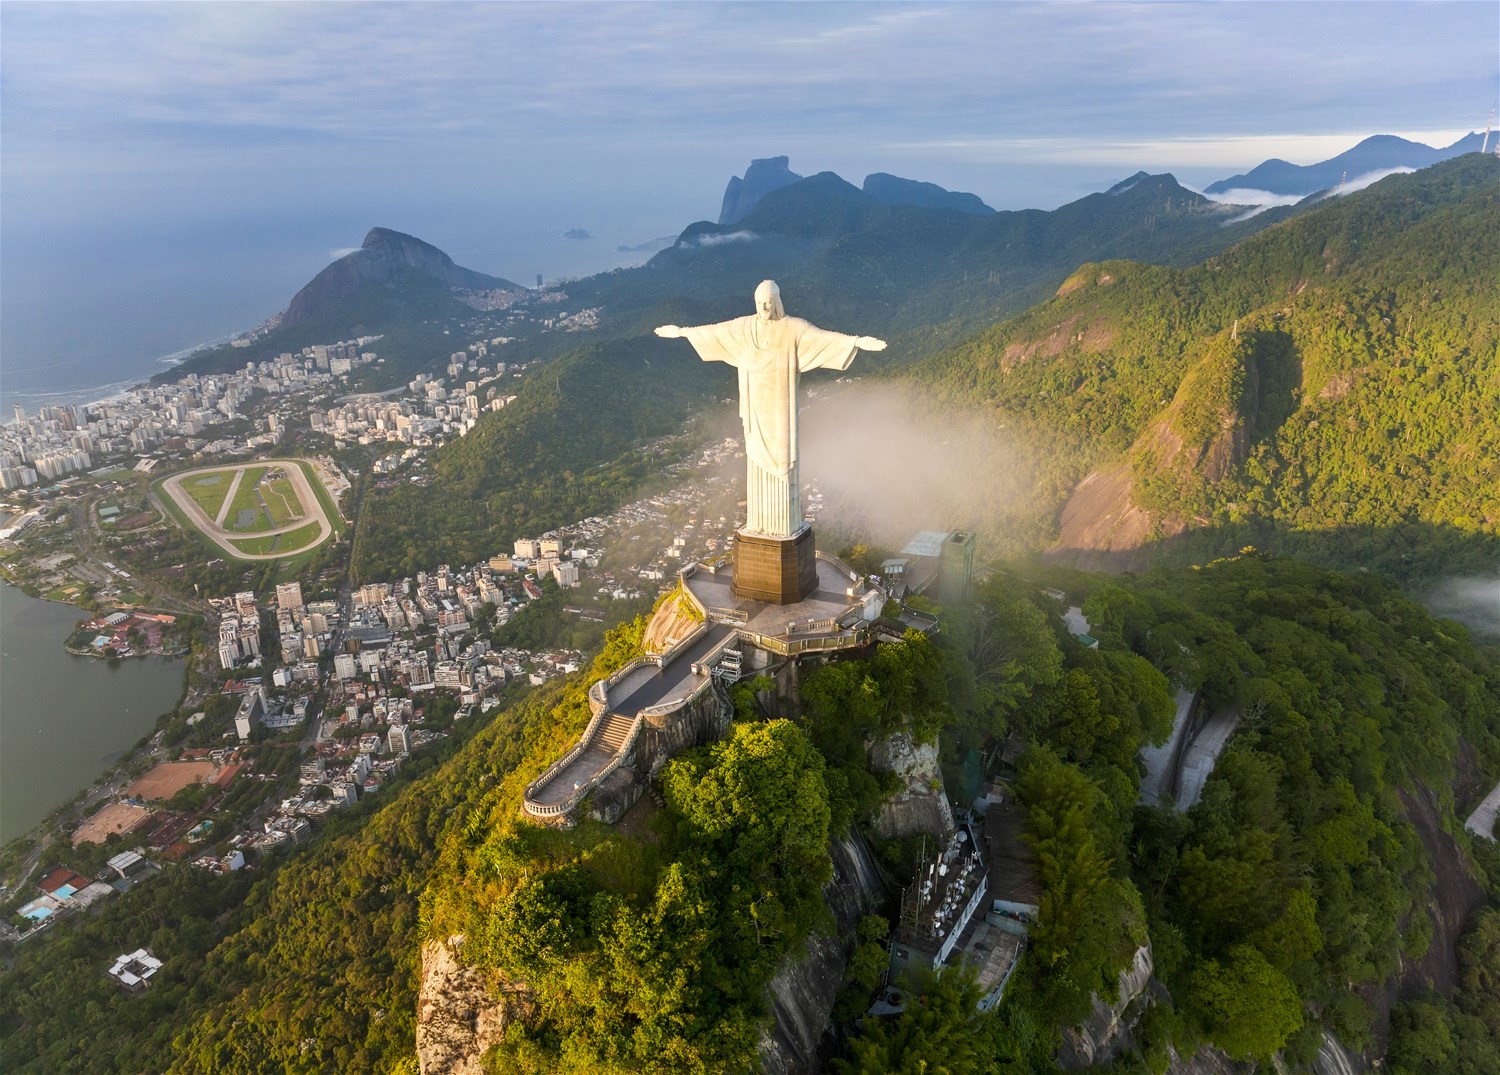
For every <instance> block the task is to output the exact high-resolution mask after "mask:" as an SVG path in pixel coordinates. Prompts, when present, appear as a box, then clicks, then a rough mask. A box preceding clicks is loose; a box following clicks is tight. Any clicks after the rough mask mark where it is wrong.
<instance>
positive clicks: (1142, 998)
mask: <svg viewBox="0 0 1500 1075" xmlns="http://www.w3.org/2000/svg"><path fill="white" fill-rule="evenodd" d="M1151 971H1152V963H1151V946H1150V945H1149V944H1143V945H1141V946H1140V947H1139V948H1137V949H1136V950H1135V955H1134V956H1133V957H1131V960H1130V966H1128V967H1126V968H1125V969H1124V970H1122V971H1121V972H1120V983H1119V985H1120V993H1119V996H1118V997H1117V998H1116V999H1115V1001H1114V1003H1112V1004H1106V1003H1105V1002H1104V1001H1103V1000H1102V999H1101V998H1100V997H1099V996H1098V995H1097V994H1096V995H1095V996H1094V1000H1093V1010H1092V1011H1091V1012H1090V1013H1089V1017H1088V1018H1087V1019H1085V1020H1084V1021H1083V1023H1082V1025H1081V1026H1078V1027H1075V1028H1073V1029H1070V1030H1065V1031H1063V1047H1062V1051H1061V1052H1060V1053H1059V1054H1058V1063H1059V1064H1061V1065H1062V1066H1063V1067H1064V1068H1068V1069H1070V1070H1071V1069H1077V1068H1086V1067H1092V1066H1093V1065H1095V1064H1103V1063H1107V1062H1108V1061H1110V1060H1113V1059H1114V1058H1115V1057H1116V1056H1117V1055H1119V1053H1120V1052H1121V1050H1122V1049H1124V1048H1125V1047H1126V1046H1128V1045H1129V1044H1130V1029H1131V1027H1132V1026H1133V1025H1134V1024H1135V1020H1136V1018H1137V1017H1138V1016H1139V1015H1140V1013H1141V1011H1142V1010H1144V1008H1145V1007H1146V1005H1147V1004H1149V1003H1150V997H1149V996H1147V994H1148V993H1149V992H1150V988H1151V981H1152V979H1151Z"/></svg>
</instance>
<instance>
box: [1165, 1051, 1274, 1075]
mask: <svg viewBox="0 0 1500 1075" xmlns="http://www.w3.org/2000/svg"><path fill="white" fill-rule="evenodd" d="M1169 1057H1170V1059H1169V1060H1168V1062H1167V1075H1254V1073H1255V1065H1254V1064H1250V1063H1240V1062H1239V1061H1236V1060H1231V1059H1229V1057H1228V1055H1227V1054H1225V1053H1224V1052H1222V1051H1220V1050H1219V1049H1215V1048H1214V1047H1213V1046H1212V1045H1205V1046H1203V1047H1202V1048H1200V1049H1199V1050H1198V1051H1197V1052H1196V1053H1194V1054H1193V1055H1192V1056H1181V1055H1179V1054H1178V1052H1177V1050H1176V1049H1173V1050H1171V1051H1170V1053H1169ZM1276 1070H1279V1069H1276Z"/></svg>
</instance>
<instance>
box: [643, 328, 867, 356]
mask: <svg viewBox="0 0 1500 1075" xmlns="http://www.w3.org/2000/svg"><path fill="white" fill-rule="evenodd" d="M656 331H658V332H660V331H661V329H657V330H656ZM854 346H855V347H858V348H859V349H860V350H861V351H884V350H885V341H884V340H877V339H876V338H875V337H874V336H861V337H859V339H857V340H855V341H854Z"/></svg>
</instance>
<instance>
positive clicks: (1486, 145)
mask: <svg viewBox="0 0 1500 1075" xmlns="http://www.w3.org/2000/svg"><path fill="white" fill-rule="evenodd" d="M1494 127H1495V110H1494V109H1493V108H1492V109H1490V118H1489V121H1488V122H1487V123H1485V125H1484V141H1483V142H1481V143H1480V144H1479V152H1480V154H1481V155H1483V154H1485V153H1488V152H1489V151H1490V131H1492V130H1494ZM1495 152H1496V153H1500V143H1497V144H1496V145H1495Z"/></svg>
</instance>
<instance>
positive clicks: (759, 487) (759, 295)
mask: <svg viewBox="0 0 1500 1075" xmlns="http://www.w3.org/2000/svg"><path fill="white" fill-rule="evenodd" d="M656 334H657V335H658V336H663V337H666V338H667V339H678V338H683V339H686V340H687V341H688V342H689V343H691V344H692V345H693V347H694V349H695V350H697V352H698V357H699V358H701V359H703V361H705V362H727V363H729V364H730V365H731V366H734V367H735V368H736V369H738V370H739V371H740V420H741V421H742V422H743V423H744V426H745V456H746V460H747V465H746V470H747V476H746V483H745V531H747V532H749V533H752V534H755V535H758V536H762V537H769V538H790V537H793V536H794V535H796V534H797V532H798V531H799V530H801V529H802V525H803V524H802V495H801V489H800V487H799V485H798V482H797V379H798V377H799V376H800V375H801V374H803V373H806V372H807V371H808V370H816V369H834V370H846V369H848V368H849V363H851V362H853V361H854V356H855V354H856V353H857V352H859V351H883V350H885V341H884V340H877V339H875V338H874V337H872V336H845V335H844V334H843V333H841V332H829V331H828V330H827V329H821V328H818V327H817V326H816V325H813V324H810V323H808V322H807V321H804V320H802V318H800V317H788V316H786V311H785V310H784V309H783V308H782V306H781V290H780V289H779V288H777V286H776V283H775V281H773V280H764V281H762V282H761V285H760V286H759V287H757V288H756V289H755V313H754V314H751V315H750V316H748V317H737V318H735V319H734V320H733V321H722V322H720V323H719V324H717V325H699V326H697V327H694V328H682V327H679V326H677V325H663V326H661V327H660V328H659V329H657V330H656Z"/></svg>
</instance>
